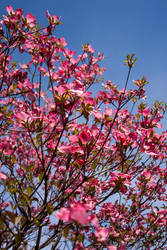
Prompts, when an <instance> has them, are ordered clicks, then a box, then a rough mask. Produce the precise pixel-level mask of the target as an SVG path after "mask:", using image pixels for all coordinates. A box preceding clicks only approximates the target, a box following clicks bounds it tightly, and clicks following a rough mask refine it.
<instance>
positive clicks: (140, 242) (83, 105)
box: [0, 6, 167, 250]
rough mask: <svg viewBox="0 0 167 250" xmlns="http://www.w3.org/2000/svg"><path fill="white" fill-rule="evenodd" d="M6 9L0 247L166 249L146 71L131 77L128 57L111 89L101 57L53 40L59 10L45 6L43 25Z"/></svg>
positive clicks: (158, 141)
mask: <svg viewBox="0 0 167 250" xmlns="http://www.w3.org/2000/svg"><path fill="white" fill-rule="evenodd" d="M6 10H7V15H4V16H3V18H2V20H1V21H0V131H1V135H0V164H1V165H0V167H1V168H0V190H1V192H0V247H1V249H13V250H14V249H35V250H37V249H44V248H45V249H52V250H53V249H75V250H79V249H109V250H114V249H122V250H123V249H150V248H151V249H165V247H167V208H166V201H167V193H166V187H165V186H166V184H167V168H166V158H167V154H166V153H167V140H166V137H167V132H166V131H162V128H161V120H162V119H163V117H164V114H165V111H166V105H165V104H163V103H159V102H158V101H157V102H155V103H154V104H153V105H152V107H149V106H148V104H147V103H146V102H145V90H144V86H145V84H147V80H146V78H145V77H142V78H141V80H136V81H134V83H129V76H130V73H131V71H132V68H133V66H134V64H135V62H136V59H135V56H134V55H133V54H132V55H127V58H126V61H125V64H126V65H127V69H128V72H127V79H126V82H125V86H124V88H123V89H119V87H118V86H117V85H116V84H115V83H113V82H112V81H109V80H108V81H106V82H105V81H104V79H103V71H104V70H105V69H104V68H102V67H101V66H100V63H101V61H102V60H103V55H102V54H100V53H98V54H97V53H96V52H95V50H94V49H93V48H92V47H91V45H90V44H86V45H83V46H82V53H81V54H79V55H76V52H74V51H71V50H69V49H67V47H66V46H67V43H66V41H65V39H64V38H57V36H56V33H55V34H54V32H55V28H56V26H57V25H59V24H61V21H60V19H59V18H58V17H57V16H55V15H53V16H51V15H50V14H49V12H48V11H47V12H46V16H47V20H48V26H47V27H46V28H41V26H40V25H37V24H36V19H35V17H34V16H32V15H31V14H27V15H26V16H24V15H23V11H22V9H16V10H15V11H14V10H13V8H12V7H11V6H7V8H6ZM18 61H19V62H18ZM23 62H24V63H23ZM129 85H130V86H129ZM95 89H99V91H98V93H97V92H96V93H97V94H94V93H93V92H91V91H93V90H95Z"/></svg>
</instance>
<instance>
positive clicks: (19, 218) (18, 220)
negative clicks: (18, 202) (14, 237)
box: [14, 216, 22, 226]
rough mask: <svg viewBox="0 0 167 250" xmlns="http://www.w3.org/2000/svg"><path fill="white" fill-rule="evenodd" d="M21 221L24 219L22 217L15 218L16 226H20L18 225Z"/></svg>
mask: <svg viewBox="0 0 167 250" xmlns="http://www.w3.org/2000/svg"><path fill="white" fill-rule="evenodd" d="M21 219H22V216H17V217H16V218H15V223H14V224H15V226H17V225H18V223H19V222H20V221H21Z"/></svg>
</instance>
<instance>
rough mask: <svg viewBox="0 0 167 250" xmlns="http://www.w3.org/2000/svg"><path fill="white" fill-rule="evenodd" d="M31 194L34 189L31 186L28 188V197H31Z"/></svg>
mask: <svg viewBox="0 0 167 250" xmlns="http://www.w3.org/2000/svg"><path fill="white" fill-rule="evenodd" d="M31 193H32V188H31V187H30V186H29V187H28V188H27V194H28V195H31Z"/></svg>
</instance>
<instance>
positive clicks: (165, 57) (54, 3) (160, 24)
mask: <svg viewBox="0 0 167 250" xmlns="http://www.w3.org/2000/svg"><path fill="white" fill-rule="evenodd" d="M9 4H10V5H12V6H13V7H14V8H23V10H24V12H25V13H32V14H33V15H35V16H36V18H37V21H39V22H41V23H42V24H43V25H45V24H46V18H45V12H46V10H49V11H50V13H51V14H56V15H57V16H62V22H63V24H62V25H61V26H60V27H59V28H58V29H57V35H58V36H62V37H65V38H66V40H67V42H68V47H69V48H70V49H73V50H77V51H78V52H81V44H84V43H86V42H89V43H90V44H92V46H93V47H94V48H95V49H96V51H100V52H103V53H104V55H105V57H106V58H105V60H104V63H103V66H104V67H106V68H107V72H106V73H105V79H110V80H112V81H116V82H117V83H120V85H121V86H123V84H124V81H125V78H126V67H125V66H124V65H123V60H124V58H125V56H126V54H127V53H135V54H136V56H137V57H138V62H137V64H136V67H135V69H134V71H133V73H132V75H131V79H136V78H140V77H142V76H143V75H145V76H146V77H147V79H148V81H149V82H150V84H149V85H148V86H147V95H148V101H149V102H153V101H155V100H156V99H158V100H163V101H166V102H167V0H140V1H137V0H126V1H125V0H103V1H102V0H101V1H100V0H45V1H44V0H28V1H23V0H22V1H21V0H1V2H0V15H2V14H3V13H6V11H5V7H6V5H9Z"/></svg>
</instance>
